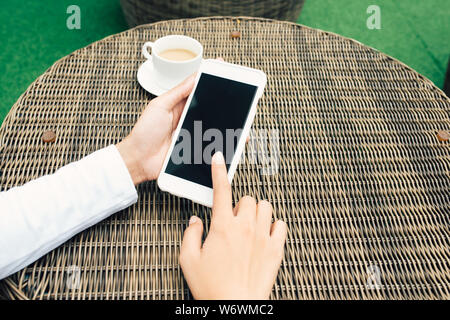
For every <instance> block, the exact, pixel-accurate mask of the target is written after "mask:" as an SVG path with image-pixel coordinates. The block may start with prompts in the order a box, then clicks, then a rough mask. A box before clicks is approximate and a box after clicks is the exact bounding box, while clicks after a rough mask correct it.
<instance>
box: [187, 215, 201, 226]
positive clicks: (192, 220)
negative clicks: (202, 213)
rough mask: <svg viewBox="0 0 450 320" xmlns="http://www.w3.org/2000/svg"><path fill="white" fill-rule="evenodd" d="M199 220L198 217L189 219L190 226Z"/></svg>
mask: <svg viewBox="0 0 450 320" xmlns="http://www.w3.org/2000/svg"><path fill="white" fill-rule="evenodd" d="M198 220H199V219H198V218H197V216H192V217H191V218H190V219H189V225H191V224H194V223H196V222H197V221H198Z"/></svg>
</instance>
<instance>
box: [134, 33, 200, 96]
mask: <svg viewBox="0 0 450 320" xmlns="http://www.w3.org/2000/svg"><path fill="white" fill-rule="evenodd" d="M148 48H151V49H152V53H151V54H150V53H149V52H148ZM169 49H185V50H189V51H191V52H192V53H194V54H196V56H195V58H193V59H190V60H184V61H174V60H168V59H165V58H163V57H161V56H160V55H159V54H160V53H161V52H164V51H166V50H169ZM142 54H143V55H144V57H146V58H147V59H148V60H150V61H151V62H152V63H153V69H154V71H155V76H156V79H155V80H156V83H157V84H158V85H159V86H160V87H161V88H163V89H167V90H169V89H172V88H173V87H175V86H176V85H177V84H179V83H180V82H181V81H183V80H184V79H186V78H187V77H188V76H189V75H191V74H193V73H194V72H196V71H197V70H198V68H199V67H200V64H201V62H202V57H203V46H202V45H201V44H200V42H198V41H197V40H195V39H193V38H191V37H187V36H182V35H170V36H165V37H162V38H159V39H158V40H156V41H155V42H146V43H144V46H143V47H142Z"/></svg>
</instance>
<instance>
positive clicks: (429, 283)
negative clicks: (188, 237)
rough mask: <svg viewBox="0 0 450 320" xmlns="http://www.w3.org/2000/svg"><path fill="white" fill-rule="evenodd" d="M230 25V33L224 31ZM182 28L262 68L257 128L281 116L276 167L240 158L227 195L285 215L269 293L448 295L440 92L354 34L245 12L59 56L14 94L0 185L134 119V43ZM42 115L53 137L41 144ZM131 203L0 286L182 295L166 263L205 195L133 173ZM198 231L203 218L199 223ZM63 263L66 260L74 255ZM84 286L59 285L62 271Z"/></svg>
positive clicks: (446, 124)
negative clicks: (191, 195) (196, 198)
mask: <svg viewBox="0 0 450 320" xmlns="http://www.w3.org/2000/svg"><path fill="white" fill-rule="evenodd" d="M233 30H239V31H241V33H242V36H241V38H239V39H231V38H230V32H231V31H233ZM175 33H176V34H187V35H189V36H193V37H195V38H197V39H198V40H199V41H200V42H201V43H203V45H204V47H205V56H206V57H216V56H218V55H220V56H222V57H224V58H225V60H227V61H231V62H234V63H239V64H243V65H247V66H251V67H255V68H259V69H262V70H264V71H265V72H266V73H267V76H268V84H267V87H266V90H265V94H264V97H263V99H262V100H261V102H260V104H259V111H258V114H257V116H256V119H255V123H254V126H253V128H254V130H255V131H256V132H258V131H262V130H268V129H270V130H275V129H276V130H278V132H279V138H280V149H279V152H280V153H279V155H280V159H279V167H278V172H277V173H276V174H273V175H263V174H261V170H260V166H259V165H258V164H255V163H253V162H250V161H249V160H248V158H245V160H244V161H243V162H242V163H241V164H240V165H239V168H238V171H237V174H236V176H235V179H234V197H235V199H237V198H238V197H240V196H242V195H244V194H251V195H254V196H256V197H257V198H259V199H261V198H266V199H269V200H270V201H271V202H272V203H273V205H274V208H275V215H276V217H277V218H281V219H283V220H284V221H286V222H287V223H288V226H289V234H288V240H287V245H286V252H285V258H284V261H283V263H282V266H281V269H280V272H279V276H278V279H277V282H276V285H275V287H274V290H273V293H272V298H275V299H281V298H287V299H317V298H331V299H335V298H336V299H360V298H362V299H383V298H385V299H399V298H400V299H402V298H449V297H450V288H449V283H450V266H449V262H450V253H449V242H450V241H449V237H450V233H449V211H450V208H449V206H450V205H449V192H450V189H449V186H450V171H449V170H450V159H449V154H450V152H449V151H450V144H449V143H448V142H441V141H438V139H437V138H436V132H437V131H438V130H449V129H450V120H449V110H450V100H449V99H448V98H446V97H445V96H444V94H443V93H442V91H440V90H439V89H438V88H436V87H435V86H434V85H433V84H432V83H431V82H430V81H429V80H427V79H425V78H424V77H423V76H421V75H419V74H417V73H416V72H415V71H413V70H411V69H410V68H408V67H407V66H405V65H403V64H401V63H399V62H398V61H396V60H394V59H392V58H390V57H388V56H386V55H384V54H381V53H379V52H377V51H375V50H373V49H371V48H368V47H365V46H363V45H361V44H360V43H358V42H355V41H353V40H350V39H346V38H343V37H341V36H337V35H335V34H330V33H327V32H323V31H320V30H314V29H310V28H307V27H304V26H300V25H296V24H292V23H288V22H278V21H273V20H265V19H253V18H239V19H237V18H221V17H215V18H201V19H192V20H173V21H167V22H160V23H155V24H151V25H145V26H140V27H137V28H135V29H131V30H129V31H126V32H124V33H121V34H117V35H114V36H111V37H108V38H106V39H104V40H101V41H98V42H96V43H93V44H92V45H90V46H88V47H86V48H83V49H80V50H78V51H76V52H74V53H73V54H71V55H69V56H67V57H65V58H63V59H61V60H60V61H58V62H56V63H55V64H54V65H53V66H52V67H51V68H50V69H49V70H48V71H47V72H45V73H44V74H43V75H42V76H41V77H39V78H38V79H37V80H36V81H35V82H34V83H33V84H32V85H31V86H30V87H29V88H28V89H27V91H26V92H25V93H24V94H23V95H22V96H21V97H20V99H19V100H18V101H17V103H16V104H15V105H14V106H13V108H12V110H11V112H10V113H9V114H8V116H7V118H6V120H5V121H4V123H3V125H2V127H1V130H0V137H1V149H0V163H1V167H0V170H1V171H0V174H1V175H0V185H1V188H2V190H7V189H9V188H11V187H12V186H15V185H22V184H23V183H25V182H27V181H29V180H31V179H34V178H37V177H39V176H41V175H43V174H48V173H51V172H54V171H55V170H56V169H57V168H59V167H61V166H63V165H65V164H67V163H69V162H71V161H74V160H77V159H80V158H81V157H83V156H85V155H87V154H89V153H91V152H93V151H94V150H97V149H99V148H101V147H104V146H107V145H109V144H111V143H116V142H118V141H119V140H120V139H122V138H123V137H125V135H126V134H127V133H128V132H129V131H130V129H131V128H132V127H133V124H134V123H135V122H136V120H137V118H138V117H139V115H140V113H141V111H142V110H143V108H144V106H145V105H146V104H147V103H148V102H149V100H150V99H152V98H153V97H152V96H151V95H150V94H147V93H146V92H145V91H144V90H143V89H142V88H141V87H140V86H139V84H138V83H137V81H136V72H137V68H138V66H139V65H140V64H141V63H142V62H143V58H142V56H141V53H140V52H141V50H140V49H141V46H142V44H143V43H144V41H148V40H154V39H156V38H159V37H161V36H163V35H167V34H175ZM46 129H53V130H55V131H56V133H57V139H56V142H55V143H53V144H44V143H42V142H41V134H42V132H43V131H45V130H46ZM138 192H139V202H138V203H137V204H136V205H134V206H132V207H131V208H129V209H127V210H124V211H122V212H120V213H118V214H115V215H113V216H112V217H111V218H109V219H106V220H105V221H104V222H102V223H100V224H98V225H96V226H94V227H92V228H90V229H89V230H86V231H85V232H82V233H80V234H79V235H77V236H75V237H74V238H73V239H72V240H70V241H68V242H67V243H66V244H64V245H62V246H61V247H59V248H57V249H55V250H54V251H52V252H51V253H49V254H48V255H46V256H45V257H43V258H42V259H40V260H39V261H37V262H36V263H34V264H32V265H30V266H29V267H27V268H25V269H24V270H22V271H20V272H18V273H16V274H14V275H12V276H10V277H9V278H7V279H5V280H3V281H2V282H0V292H1V295H2V296H3V298H8V299H9V298H20V299H22V298H37V299H55V298H56V299H60V298H63V299H64V298H73V299H118V298H125V299H180V298H190V294H189V290H188V287H187V286H186V283H185V282H184V280H183V276H182V272H181V269H180V267H179V265H178V253H179V248H180V241H181V237H182V233H183V230H184V228H185V227H186V224H187V220H188V218H189V216H190V215H191V214H196V215H199V216H200V217H201V218H202V219H203V220H204V222H205V224H206V225H208V223H209V215H210V211H209V209H206V208H204V207H202V206H200V205H196V204H193V203H192V202H190V201H188V200H184V199H180V198H177V197H174V196H171V195H169V194H167V193H163V192H161V191H159V190H158V188H157V187H156V184H155V183H154V182H149V183H145V184H142V185H140V186H139V187H138ZM206 231H207V230H206ZM74 266H75V267H74ZM71 268H77V269H76V270H79V271H80V276H81V277H80V280H81V281H80V287H79V288H78V289H74V290H70V289H69V288H68V287H67V283H66V280H67V279H68V276H67V275H68V271H69V270H70V269H71Z"/></svg>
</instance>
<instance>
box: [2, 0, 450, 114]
mask: <svg viewBox="0 0 450 320" xmlns="http://www.w3.org/2000/svg"><path fill="white" fill-rule="evenodd" d="M71 4H76V5H78V6H79V7H80V8H81V30H68V29H67V28H66V19H67V17H68V15H67V14H66V8H67V7H68V6H69V5H71ZM369 4H377V5H379V6H380V8H381V17H382V29H381V30H368V29H367V27H366V19H367V16H368V15H367V14H366V9H367V7H368V6H369ZM449 18H450V1H448V0H426V1H425V0H369V1H366V0H307V1H306V4H305V7H304V10H303V12H302V14H301V16H300V18H299V20H298V22H299V23H302V24H305V25H308V26H311V27H315V28H320V29H324V30H328V31H332V32H336V33H339V34H342V35H344V36H348V37H351V38H355V39H357V40H359V41H361V42H363V43H365V44H367V45H369V46H371V47H374V48H377V49H378V50H380V51H382V52H385V53H387V54H389V55H392V56H393V57H395V58H397V59H399V60H401V61H403V62H405V63H406V64H408V65H410V66H411V67H412V68H414V69H416V70H417V71H418V72H420V73H422V74H423V75H425V76H426V77H428V78H429V79H431V80H432V81H433V82H434V83H435V84H436V85H438V86H439V87H442V86H443V79H444V74H445V69H446V63H447V59H448V56H449V54H450V38H449V37H448V34H449V33H450V27H449ZM0 21H1V24H0V35H1V43H2V50H1V51H0V87H1V91H0V123H1V122H2V121H3V119H4V117H5V116H6V114H7V113H8V111H9V109H10V108H11V106H12V105H13V104H14V103H15V101H17V99H18V98H19V96H20V95H21V94H22V93H23V92H24V91H25V90H26V88H27V87H28V86H29V85H30V84H31V82H33V80H35V79H36V78H37V77H38V76H39V75H41V74H42V73H43V72H44V71H45V70H46V69H47V68H48V67H50V66H51V65H52V64H53V63H54V62H55V61H56V60H58V59H60V58H61V57H63V56H65V55H67V54H69V53H71V52H73V51H74V50H76V49H78V48H81V47H84V46H86V45H88V44H90V43H92V42H94V41H96V40H99V39H102V38H104V37H105V36H107V35H110V34H114V33H117V32H120V31H123V30H125V29H127V25H126V23H125V19H124V17H123V15H122V12H121V9H120V5H119V0H70V1H69V0H40V1H36V0H27V1H25V0H10V1H6V0H2V1H1V3H0Z"/></svg>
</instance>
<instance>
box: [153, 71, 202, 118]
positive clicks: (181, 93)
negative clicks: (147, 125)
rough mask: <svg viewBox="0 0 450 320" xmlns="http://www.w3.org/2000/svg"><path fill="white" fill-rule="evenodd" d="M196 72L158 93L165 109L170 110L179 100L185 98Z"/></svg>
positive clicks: (191, 86)
mask: <svg viewBox="0 0 450 320" xmlns="http://www.w3.org/2000/svg"><path fill="white" fill-rule="evenodd" d="M196 74H197V73H194V74H192V75H190V76H189V77H187V78H186V79H185V80H184V81H183V82H181V83H180V84H179V85H177V86H176V87H175V88H173V89H170V90H169V91H167V92H165V93H164V94H162V95H160V96H159V97H158V99H159V103H160V104H161V106H162V107H163V108H165V109H167V110H172V109H173V108H174V107H175V106H176V105H177V104H178V103H179V102H181V101H183V100H184V99H186V98H187V97H188V96H189V94H190V93H191V91H192V89H193V88H194V83H195V76H196Z"/></svg>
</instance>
